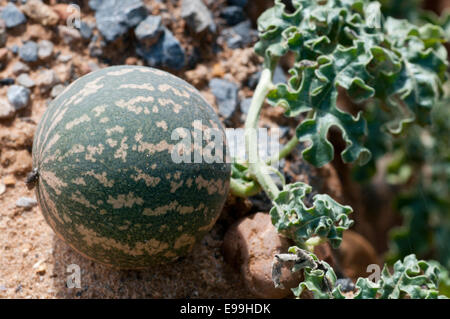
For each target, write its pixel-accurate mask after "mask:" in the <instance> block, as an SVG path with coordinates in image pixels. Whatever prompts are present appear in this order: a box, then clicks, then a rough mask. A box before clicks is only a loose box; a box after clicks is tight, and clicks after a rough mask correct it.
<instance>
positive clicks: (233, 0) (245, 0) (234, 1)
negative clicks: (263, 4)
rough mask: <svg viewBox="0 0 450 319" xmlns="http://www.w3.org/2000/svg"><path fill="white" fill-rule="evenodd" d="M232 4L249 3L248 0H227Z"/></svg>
mask: <svg viewBox="0 0 450 319" xmlns="http://www.w3.org/2000/svg"><path fill="white" fill-rule="evenodd" d="M227 2H228V4H229V5H230V6H239V7H242V8H243V7H245V6H246V5H247V3H248V0H228V1H227Z"/></svg>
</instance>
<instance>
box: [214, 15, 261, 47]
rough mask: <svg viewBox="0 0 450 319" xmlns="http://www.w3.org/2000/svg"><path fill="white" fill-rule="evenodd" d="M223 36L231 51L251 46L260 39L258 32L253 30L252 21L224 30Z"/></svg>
mask: <svg viewBox="0 0 450 319" xmlns="http://www.w3.org/2000/svg"><path fill="white" fill-rule="evenodd" d="M221 35H222V37H224V39H225V42H226V43H227V46H228V47H229V48H230V49H237V48H242V47H244V46H247V45H250V44H251V43H253V42H254V41H256V40H257V38H258V32H257V31H256V30H254V29H252V23H251V21H250V20H245V21H243V22H240V23H238V24H236V25H235V26H233V27H231V28H226V29H223V31H222V34H221Z"/></svg>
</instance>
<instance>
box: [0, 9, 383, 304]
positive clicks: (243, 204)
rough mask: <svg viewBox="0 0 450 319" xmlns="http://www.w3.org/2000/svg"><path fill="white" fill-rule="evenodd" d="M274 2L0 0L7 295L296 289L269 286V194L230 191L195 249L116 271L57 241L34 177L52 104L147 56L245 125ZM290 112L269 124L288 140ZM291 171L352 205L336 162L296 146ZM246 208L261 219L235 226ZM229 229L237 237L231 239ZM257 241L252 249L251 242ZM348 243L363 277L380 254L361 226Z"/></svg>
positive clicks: (195, 294)
mask: <svg viewBox="0 0 450 319" xmlns="http://www.w3.org/2000/svg"><path fill="white" fill-rule="evenodd" d="M69 3H75V4H76V5H77V6H71V5H69ZM271 3H272V2H271V1H260V0H258V1H257V0H205V1H202V0H189V1H186V0H172V1H158V0H143V1H141V0H127V1H119V0H117V1H115V0H103V1H100V0H90V1H56V0H50V1H43V2H41V1H38V0H16V1H5V0H0V256H1V257H0V258H1V259H0V297H3V298H91V297H96V298H252V297H289V296H290V294H289V291H288V290H285V291H284V292H280V291H274V289H273V288H272V286H270V285H271V280H270V277H268V273H269V271H270V269H269V268H268V265H269V262H268V261H267V260H269V257H270V258H271V256H272V255H273V253H275V252H277V251H281V250H285V249H286V248H287V247H288V246H289V244H290V243H289V242H287V241H286V240H282V239H280V238H279V237H278V235H277V234H276V233H274V229H273V226H271V223H270V221H268V220H267V215H264V216H266V217H261V215H260V214H257V215H252V214H254V213H256V212H258V211H262V212H267V210H268V209H269V206H268V203H267V199H266V198H264V197H263V196H259V197H255V198H253V199H251V200H250V201H249V200H245V201H243V200H238V199H236V198H232V197H230V198H229V200H228V202H227V205H226V207H225V209H224V212H223V214H222V216H221V218H220V219H219V222H218V223H217V224H216V226H215V227H214V228H213V230H212V231H211V232H210V233H209V234H208V235H207V236H206V237H205V238H204V240H203V241H202V242H200V243H199V244H198V245H197V246H196V248H195V249H194V250H193V252H192V253H191V255H190V256H188V257H186V258H184V259H183V260H180V261H178V262H176V263H174V264H172V265H170V267H168V266H162V267H159V268H156V269H149V270H147V271H115V270H111V269H108V268H106V267H104V266H101V265H98V264H95V263H93V262H91V261H88V260H86V259H84V258H83V257H81V256H79V255H78V254H77V253H75V252H74V251H73V250H72V249H70V248H69V247H68V246H67V245H65V244H64V243H63V242H62V241H61V240H60V239H58V238H57V237H56V236H55V235H54V233H53V232H52V230H51V229H50V228H49V226H47V224H46V223H45V221H44V219H43V217H42V215H41V213H40V209H39V207H38V206H37V202H36V198H35V195H34V193H33V191H29V190H28V189H27V188H26V186H25V183H24V181H25V177H26V174H27V173H28V172H29V171H30V170H31V147H32V142H33V134H34V130H35V128H36V125H37V123H38V122H39V120H40V118H41V116H42V114H43V112H44V111H45V109H46V107H47V105H48V103H49V102H50V101H51V100H52V99H53V98H54V97H56V96H57V95H58V94H59V93H60V92H61V91H62V90H63V89H64V88H65V87H66V86H67V85H68V84H70V83H71V82H72V81H74V80H76V79H77V78H79V77H80V76H82V75H84V74H87V73H89V72H92V71H95V70H97V69H99V68H103V67H106V66H109V65H118V64H134V65H148V66H153V67H158V68H161V69H164V70H167V71H169V72H171V73H173V74H175V75H177V76H180V77H181V78H183V79H185V80H187V81H188V82H190V83H191V84H192V85H194V86H195V87H197V88H198V89H199V90H200V92H201V93H202V94H203V95H204V97H205V98H206V99H207V100H208V101H209V102H210V103H211V105H213V107H214V108H215V109H216V111H217V112H218V114H219V115H220V117H221V119H222V120H223V122H224V124H225V125H226V126H228V127H241V126H242V125H243V123H244V121H245V117H246V113H247V112H248V107H249V102H250V98H251V96H252V94H253V90H254V88H255V86H256V83H257V80H258V77H259V71H260V64H261V58H260V57H258V56H257V55H256V54H255V53H254V52H253V49H252V46H253V44H254V43H255V41H256V37H257V32H256V30H255V20H256V17H257V16H258V15H259V14H260V13H261V12H262V11H263V10H264V9H265V8H267V7H269V6H270V5H271ZM78 8H79V9H80V11H78ZM275 76H276V80H275V81H276V82H282V81H286V73H285V70H283V69H282V68H281V67H279V68H278V69H277V70H276V74H275ZM281 114H282V110H279V109H276V108H270V109H266V110H264V112H263V115H262V124H263V126H265V127H280V128H281V130H282V133H283V138H282V139H281V143H283V142H286V140H287V138H288V137H289V136H290V135H291V134H292V133H293V131H292V127H294V126H292V125H291V126H289V125H290V124H292V123H291V120H289V119H287V118H283V117H282V116H280V115H281ZM289 127H291V129H290V128H289ZM283 170H284V172H285V174H286V176H287V179H288V181H294V180H298V181H304V182H307V183H310V184H312V185H313V187H314V189H315V190H318V191H321V192H327V193H329V194H331V195H332V196H333V197H334V198H336V199H337V200H341V201H343V202H344V203H349V198H348V197H346V196H345V195H344V194H343V188H342V185H341V181H340V179H339V176H338V174H337V173H336V171H335V169H334V168H333V167H332V166H331V165H329V166H326V167H325V168H323V169H321V170H315V169H313V168H312V167H310V166H309V165H307V164H305V163H303V162H301V161H300V160H299V157H298V154H294V155H293V156H291V157H290V158H288V160H286V161H285V162H284V163H283ZM245 216H251V218H246V219H245V220H243V221H241V222H240V223H238V224H235V222H236V221H237V220H238V219H239V218H243V217H245ZM242 224H243V225H244V226H242ZM245 225H247V226H245ZM249 229H254V230H255V231H248V230H249ZM355 229H356V230H357V231H359V232H360V233H363V234H364V231H360V230H363V229H364V224H363V223H358V222H357V225H356V228H355ZM227 230H229V231H230V232H234V233H233V234H234V235H233V236H232V235H228V236H226V235H225V234H226V232H227ZM255 234H264V235H255ZM364 235H365V236H366V237H370V234H364ZM258 236H259V237H258ZM261 236H262V237H261ZM264 236H266V237H264ZM224 238H225V245H224ZM227 238H231V239H228V240H227ZM237 238H238V239H237ZM258 238H259V239H258ZM264 238H273V240H270V243H271V244H270V245H266V246H264V245H262V246H261V245H260V246H258V245H257V244H255V243H258V242H259V243H260V242H261V241H264ZM380 245H381V246H380V247H382V246H383V244H380ZM247 246H248V247H252V248H251V249H247V250H245V248H246V247H247ZM343 247H344V248H343V249H342V251H341V253H340V256H341V258H340V259H339V261H335V262H339V263H340V266H341V267H340V268H341V269H342V274H341V275H342V276H343V277H350V278H354V277H355V276H357V275H361V272H362V270H361V269H365V268H364V267H365V265H367V264H369V263H377V262H378V257H377V254H376V252H375V250H374V248H373V247H372V246H371V244H370V243H369V242H367V241H366V240H365V239H364V238H363V237H361V236H360V235H358V234H357V233H351V234H350V235H349V236H347V238H344V244H343ZM351 247H359V248H360V250H358V249H359V248H358V249H356V250H355V249H352V248H351ZM322 249H323V251H322V252H318V254H319V255H321V256H322V257H323V258H325V259H326V260H327V258H329V259H333V258H335V257H334V256H333V254H332V253H331V252H330V251H329V248H328V247H322ZM355 251H357V252H358V253H355ZM254 256H263V258H262V259H265V260H266V262H265V263H261V264H257V263H256V264H254V263H253V262H250V260H253V257H254ZM264 256H265V257H264ZM268 256H269V257H268ZM342 256H344V258H343V257H342ZM346 256H347V257H346ZM236 261H239V262H236ZM355 262H356V263H359V264H358V266H356V268H355V267H354V266H352V263H353V264H354V263H355ZM71 264H77V265H79V266H80V268H81V274H82V276H81V288H79V289H77V288H74V289H71V288H68V287H67V285H66V280H67V276H68V275H69V273H67V266H69V265H71ZM286 275H287V274H286ZM363 275H364V274H363ZM297 279H298V278H297Z"/></svg>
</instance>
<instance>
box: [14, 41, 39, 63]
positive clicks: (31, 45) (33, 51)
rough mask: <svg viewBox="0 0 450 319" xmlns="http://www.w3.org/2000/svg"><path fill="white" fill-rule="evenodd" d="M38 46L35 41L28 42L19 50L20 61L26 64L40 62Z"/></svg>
mask: <svg viewBox="0 0 450 319" xmlns="http://www.w3.org/2000/svg"><path fill="white" fill-rule="evenodd" d="M38 49H39V47H38V45H37V43H36V42H34V41H27V42H26V43H25V44H24V45H22V46H21V47H20V49H19V56H20V59H21V60H23V61H25V62H36V61H37V60H38Z"/></svg>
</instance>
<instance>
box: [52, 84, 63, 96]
mask: <svg viewBox="0 0 450 319" xmlns="http://www.w3.org/2000/svg"><path fill="white" fill-rule="evenodd" d="M64 89H65V86H64V85H62V84H57V85H55V86H54V87H53V88H52V91H51V92H50V96H51V97H52V98H55V97H57V96H58V95H59V94H60V93H61V92H62V91H64Z"/></svg>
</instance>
